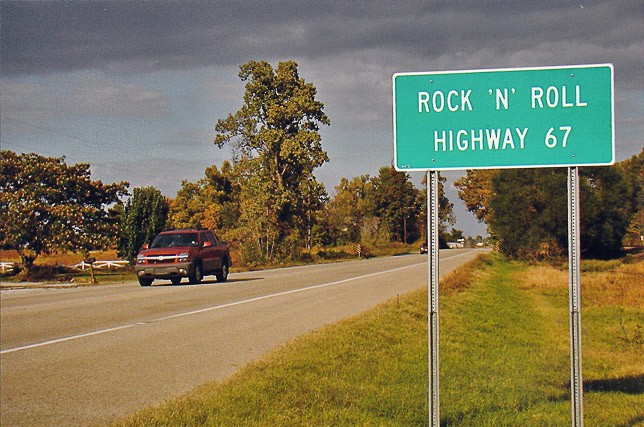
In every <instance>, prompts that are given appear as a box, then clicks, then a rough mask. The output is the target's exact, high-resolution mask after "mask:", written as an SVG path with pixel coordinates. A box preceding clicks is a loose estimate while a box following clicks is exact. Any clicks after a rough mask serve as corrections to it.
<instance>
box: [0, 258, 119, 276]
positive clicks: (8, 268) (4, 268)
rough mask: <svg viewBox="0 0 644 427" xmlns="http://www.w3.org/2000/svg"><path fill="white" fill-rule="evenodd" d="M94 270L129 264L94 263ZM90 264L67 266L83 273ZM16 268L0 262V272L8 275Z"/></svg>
mask: <svg viewBox="0 0 644 427" xmlns="http://www.w3.org/2000/svg"><path fill="white" fill-rule="evenodd" d="M93 264H94V268H95V269H97V270H109V269H111V268H114V269H116V268H125V267H127V266H128V265H129V264H130V263H129V262H128V261H123V260H120V259H119V260H114V261H94V263H93ZM90 265H91V264H90V263H88V262H85V261H81V262H79V263H78V264H74V265H69V266H68V267H69V268H75V269H76V270H82V271H85V270H87V269H88V268H89V267H90ZM16 267H17V265H16V263H15V262H5V261H0V271H1V272H2V273H3V274H4V273H10V272H12V271H13V270H15V269H16Z"/></svg>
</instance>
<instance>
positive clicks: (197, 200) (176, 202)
mask: <svg viewBox="0 0 644 427" xmlns="http://www.w3.org/2000/svg"><path fill="white" fill-rule="evenodd" d="M234 181H235V177H234V173H233V169H232V166H231V165H230V163H229V162H227V161H225V162H224V163H223V164H222V166H221V170H219V169H218V168H217V166H215V165H213V166H209V167H207V168H206V171H205V176H204V178H202V179H200V180H199V181H197V182H196V183H193V182H188V181H186V180H184V181H183V182H182V183H181V189H180V190H179V191H178V192H177V196H176V197H175V198H174V199H173V200H172V201H171V202H170V225H171V226H172V227H174V228H207V229H209V230H215V231H217V232H219V233H220V234H222V233H221V232H222V231H224V230H227V229H231V228H233V227H235V225H236V222H237V216H238V207H237V201H236V200H235V198H236V196H237V194H238V187H237V186H236V185H235V182H234Z"/></svg>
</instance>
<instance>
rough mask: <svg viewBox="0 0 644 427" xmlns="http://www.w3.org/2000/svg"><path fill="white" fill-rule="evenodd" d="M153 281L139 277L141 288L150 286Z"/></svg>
mask: <svg viewBox="0 0 644 427" xmlns="http://www.w3.org/2000/svg"><path fill="white" fill-rule="evenodd" d="M153 281H154V279H146V278H144V277H139V285H141V286H150V285H151V284H152V282H153Z"/></svg>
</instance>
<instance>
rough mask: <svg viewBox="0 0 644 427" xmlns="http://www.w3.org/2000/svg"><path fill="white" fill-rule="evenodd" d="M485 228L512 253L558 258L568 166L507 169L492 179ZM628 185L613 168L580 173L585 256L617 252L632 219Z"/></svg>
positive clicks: (564, 230) (564, 242) (562, 248)
mask: <svg viewBox="0 0 644 427" xmlns="http://www.w3.org/2000/svg"><path fill="white" fill-rule="evenodd" d="M492 185H493V190H494V195H493V196H492V198H491V200H490V209H491V212H492V214H491V216H490V217H489V218H488V219H489V223H488V225H489V227H490V231H491V232H492V234H493V235H494V236H495V237H496V238H497V239H499V240H500V242H501V245H500V248H501V250H502V251H503V252H504V253H505V254H507V255H510V256H512V257H517V258H522V259H527V260H539V259H552V258H556V257H560V256H562V255H564V254H565V253H566V252H567V247H568V208H567V206H568V202H567V201H568V195H567V170H566V169H563V168H560V169H510V170H503V171H499V172H498V174H496V175H495V177H494V178H493V180H492ZM628 194H629V193H628V187H627V186H626V183H625V181H624V179H623V178H622V177H621V175H620V174H619V173H618V172H617V170H616V169H615V168H614V167H602V168H584V169H582V170H581V172H580V198H581V206H580V211H581V221H580V228H581V248H582V256H584V257H585V258H599V259H608V258H614V257H618V256H620V255H621V254H622V245H621V242H622V239H623V237H624V235H625V234H626V230H627V225H628V222H629V220H630V217H631V208H630V204H629V202H628Z"/></svg>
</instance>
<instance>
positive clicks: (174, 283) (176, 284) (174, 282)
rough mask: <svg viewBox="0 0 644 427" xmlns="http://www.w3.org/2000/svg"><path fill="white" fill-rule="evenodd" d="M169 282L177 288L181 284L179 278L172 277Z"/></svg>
mask: <svg viewBox="0 0 644 427" xmlns="http://www.w3.org/2000/svg"><path fill="white" fill-rule="evenodd" d="M170 281H171V282H172V284H173V285H174V286H179V285H180V284H181V277H173V278H171V279H170Z"/></svg>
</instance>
